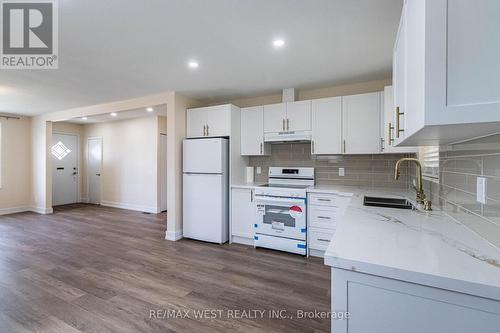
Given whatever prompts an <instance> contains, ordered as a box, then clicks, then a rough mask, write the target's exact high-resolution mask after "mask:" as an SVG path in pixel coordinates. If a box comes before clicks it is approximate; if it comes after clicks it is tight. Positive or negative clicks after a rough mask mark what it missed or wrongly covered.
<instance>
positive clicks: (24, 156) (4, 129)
mask: <svg viewBox="0 0 500 333" xmlns="http://www.w3.org/2000/svg"><path fill="white" fill-rule="evenodd" d="M0 124H1V130H0V131H1V135H2V136H1V144H2V146H1V149H0V151H1V157H0V159H1V168H0V170H1V173H2V175H1V188H0V214H2V213H9V212H15V211H22V210H27V209H28V208H29V207H30V206H31V119H30V118H21V119H20V120H16V119H9V120H6V119H3V118H0Z"/></svg>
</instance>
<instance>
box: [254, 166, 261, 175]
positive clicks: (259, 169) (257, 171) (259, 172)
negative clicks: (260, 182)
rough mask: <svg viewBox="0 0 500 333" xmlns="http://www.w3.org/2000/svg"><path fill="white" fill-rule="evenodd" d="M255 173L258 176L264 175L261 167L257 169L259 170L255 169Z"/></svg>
mask: <svg viewBox="0 0 500 333" xmlns="http://www.w3.org/2000/svg"><path fill="white" fill-rule="evenodd" d="M255 172H256V173H257V174H258V175H260V174H261V173H262V168H261V167H257V168H256V169H255Z"/></svg>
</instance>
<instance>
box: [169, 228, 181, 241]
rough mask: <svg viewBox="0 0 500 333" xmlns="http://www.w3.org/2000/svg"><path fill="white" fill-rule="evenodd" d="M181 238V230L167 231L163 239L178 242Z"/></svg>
mask: <svg viewBox="0 0 500 333" xmlns="http://www.w3.org/2000/svg"><path fill="white" fill-rule="evenodd" d="M181 238H182V230H177V231H168V230H167V232H166V233H165V239H166V240H169V241H173V242H175V241H178V240H179V239H181Z"/></svg>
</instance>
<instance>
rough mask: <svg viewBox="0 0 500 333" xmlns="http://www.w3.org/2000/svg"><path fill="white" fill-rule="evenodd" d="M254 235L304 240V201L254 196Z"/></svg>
mask: <svg viewBox="0 0 500 333" xmlns="http://www.w3.org/2000/svg"><path fill="white" fill-rule="evenodd" d="M255 207H256V223H255V233H257V234H264V235H272V236H279V237H286V238H293V239H300V240H305V239H306V215H307V214H306V200H305V199H301V198H276V197H267V196H255Z"/></svg>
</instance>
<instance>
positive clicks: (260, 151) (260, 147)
mask: <svg viewBox="0 0 500 333" xmlns="http://www.w3.org/2000/svg"><path fill="white" fill-rule="evenodd" d="M262 153H263V151H262V142H261V143H260V154H261V155H262Z"/></svg>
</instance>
